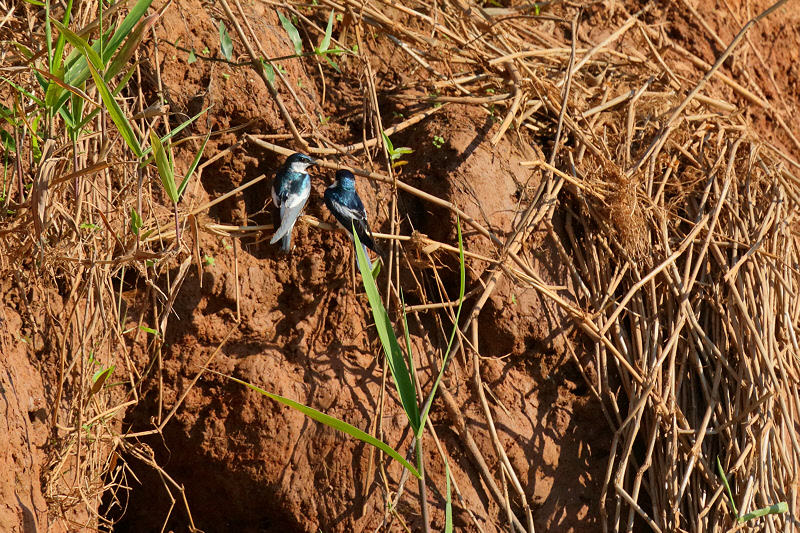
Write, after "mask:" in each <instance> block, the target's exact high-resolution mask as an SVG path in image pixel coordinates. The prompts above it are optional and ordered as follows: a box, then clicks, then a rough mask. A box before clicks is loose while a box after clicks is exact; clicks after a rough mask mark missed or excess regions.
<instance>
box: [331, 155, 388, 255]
mask: <svg viewBox="0 0 800 533" xmlns="http://www.w3.org/2000/svg"><path fill="white" fill-rule="evenodd" d="M325 205H327V206H328V209H330V211H331V213H333V216H334V218H335V219H336V222H338V223H339V225H340V226H341V227H342V228H344V229H345V230H346V231H347V232H348V233H349V234H350V238H351V239H352V240H353V243H355V239H353V235H352V234H353V226H355V228H356V233H357V234H358V238H359V239H360V240H361V245H362V246H363V247H364V255H365V256H366V257H367V266H368V268H369V269H370V270H372V261H370V259H369V252H368V251H367V248H369V249H371V250H373V251H374V252H376V253H377V251H378V250H377V249H376V247H375V241H374V239H373V238H372V231H370V229H369V222H367V213H366V211H364V204H363V203H362V202H361V198H359V196H358V193H357V192H356V178H355V176H353V173H352V172H350V171H349V170H337V171H336V180H335V181H334V182H333V185H331V186H330V187H328V188H327V189H325ZM356 258H358V254H356Z"/></svg>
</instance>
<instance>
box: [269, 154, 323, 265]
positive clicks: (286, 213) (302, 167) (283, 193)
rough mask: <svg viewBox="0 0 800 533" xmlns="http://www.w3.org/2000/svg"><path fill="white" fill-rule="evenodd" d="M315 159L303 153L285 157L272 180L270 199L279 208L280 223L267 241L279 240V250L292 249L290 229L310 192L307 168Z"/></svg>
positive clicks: (314, 163)
mask: <svg viewBox="0 0 800 533" xmlns="http://www.w3.org/2000/svg"><path fill="white" fill-rule="evenodd" d="M311 165H316V161H314V160H313V159H311V158H310V157H308V156H307V155H305V154H301V153H296V154H292V155H290V156H289V157H287V158H286V161H285V162H284V163H283V165H282V166H281V168H279V169H278V171H277V172H276V173H275V179H274V180H273V181H272V201H273V202H275V207H277V208H279V209H280V210H281V224H280V227H279V228H278V231H276V232H275V235H273V236H272V239H271V240H270V241H269V243H270V244H275V243H276V242H278V239H282V240H281V250H283V251H284V252H286V253H288V252H290V251H291V249H292V230H293V229H294V223H295V222H297V217H299V216H300V213H301V212H302V211H303V208H304V207H305V205H306V202H307V201H308V195H309V193H310V192H311V177H310V176H309V175H308V172H307V169H308V167H310V166H311Z"/></svg>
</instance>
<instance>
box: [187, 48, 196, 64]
mask: <svg viewBox="0 0 800 533" xmlns="http://www.w3.org/2000/svg"><path fill="white" fill-rule="evenodd" d="M195 61H197V56H196V55H194V49H192V51H191V52H189V59H188V61H187V63H189V64H190V65H191V64H192V63H194V62H195Z"/></svg>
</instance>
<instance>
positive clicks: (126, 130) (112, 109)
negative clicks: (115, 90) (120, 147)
mask: <svg viewBox="0 0 800 533" xmlns="http://www.w3.org/2000/svg"><path fill="white" fill-rule="evenodd" d="M89 71H90V72H91V73H92V78H94V83H95V85H96V86H97V91H98V92H99V93H100V98H101V99H102V100H103V103H104V104H105V106H106V108H107V109H108V114H109V115H111V120H113V121H114V124H116V126H117V129H118V130H119V133H120V135H122V138H123V139H125V142H126V143H127V145H128V148H130V149H131V152H133V154H134V155H135V156H136V158H137V159H141V158H142V146H141V145H140V144H139V140H138V139H137V138H136V135H135V134H134V132H133V128H132V127H131V125H130V123H129V122H128V119H127V118H125V114H124V113H123V112H122V108H121V107H120V106H119V104H118V103H117V101H116V99H114V95H112V94H111V91H110V90H109V88H108V85H106V82H105V80H104V79H103V76H101V75H100V73H99V72H97V70H96V69H95V68H94V67H93V66H92V64H91V63H89Z"/></svg>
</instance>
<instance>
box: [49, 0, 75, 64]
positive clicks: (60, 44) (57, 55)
mask: <svg viewBox="0 0 800 533" xmlns="http://www.w3.org/2000/svg"><path fill="white" fill-rule="evenodd" d="M71 14H72V0H68V1H67V8H66V9H65V10H64V20H63V21H62V22H61V24H63V25H64V26H68V25H69V18H70V15H71ZM66 44H67V39H66V37H65V36H64V34H63V33H59V35H58V40H57V41H56V47H55V50H53V61H52V63H51V64H50V72H52V73H53V74H55V73H56V72H58V71H60V70H61V65H62V61H63V60H64V57H63V56H64V45H66ZM62 76H63V74H62Z"/></svg>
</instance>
